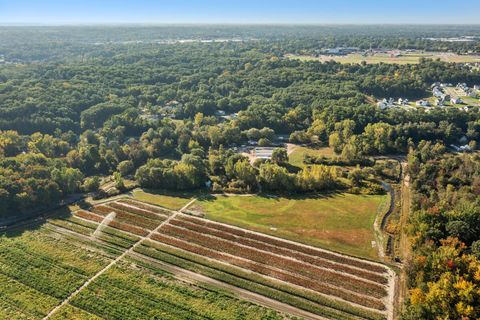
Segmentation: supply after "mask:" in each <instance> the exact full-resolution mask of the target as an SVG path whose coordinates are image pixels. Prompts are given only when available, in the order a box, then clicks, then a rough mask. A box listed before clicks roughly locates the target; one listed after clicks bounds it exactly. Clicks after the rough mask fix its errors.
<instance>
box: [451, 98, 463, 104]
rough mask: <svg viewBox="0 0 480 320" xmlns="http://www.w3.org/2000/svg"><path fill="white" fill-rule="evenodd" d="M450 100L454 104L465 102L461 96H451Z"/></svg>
mask: <svg viewBox="0 0 480 320" xmlns="http://www.w3.org/2000/svg"><path fill="white" fill-rule="evenodd" d="M450 101H451V102H452V104H461V103H463V102H462V99H460V98H458V97H457V98H451V99H450Z"/></svg>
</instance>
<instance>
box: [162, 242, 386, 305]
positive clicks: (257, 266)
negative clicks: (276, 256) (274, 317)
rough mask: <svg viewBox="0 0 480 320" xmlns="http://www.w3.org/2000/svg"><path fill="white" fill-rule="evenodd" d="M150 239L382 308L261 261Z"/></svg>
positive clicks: (347, 299)
mask: <svg viewBox="0 0 480 320" xmlns="http://www.w3.org/2000/svg"><path fill="white" fill-rule="evenodd" d="M152 239H153V240H155V241H159V242H162V243H166V244H168V245H171V246H174V247H177V248H180V249H182V250H185V251H188V252H191V253H194V254H198V255H200V256H203V257H208V258H211V259H216V260H219V261H223V262H226V263H229V264H231V265H235V266H237V267H240V268H243V269H246V270H250V271H254V272H257V273H258V274H263V275H265V276H269V277H273V278H276V279H278V280H281V281H284V282H288V283H291V284H294V285H298V286H301V287H304V288H307V289H310V290H314V291H316V292H318V293H321V294H325V295H330V296H335V297H339V298H341V299H344V300H345V301H349V302H353V303H357V304H359V305H364V306H366V307H370V308H376V309H381V308H383V304H382V303H379V302H378V301H376V300H374V299H364V298H363V297H359V296H357V295H355V294H353V293H350V292H347V291H345V290H341V289H336V288H333V287H330V286H327V285H324V284H322V283H319V282H315V281H312V280H310V279H307V278H304V277H302V276H298V275H292V274H291V273H288V272H285V271H282V270H279V269H276V268H273V267H270V266H268V265H265V264H262V263H258V262H252V261H249V260H245V259H243V258H240V257H235V256H231V255H228V254H224V253H220V252H217V251H215V250H212V249H208V248H205V247H203V246H200V245H196V244H192V243H188V242H185V241H183V240H180V239H176V238H172V237H169V236H165V235H161V234H155V235H153V236H152Z"/></svg>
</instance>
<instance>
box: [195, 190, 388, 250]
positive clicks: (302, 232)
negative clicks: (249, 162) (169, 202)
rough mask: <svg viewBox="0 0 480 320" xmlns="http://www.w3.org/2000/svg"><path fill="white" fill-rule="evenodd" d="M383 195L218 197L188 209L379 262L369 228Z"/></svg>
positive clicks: (213, 218) (215, 218) (384, 197)
mask: <svg viewBox="0 0 480 320" xmlns="http://www.w3.org/2000/svg"><path fill="white" fill-rule="evenodd" d="M386 198H387V196H385V195H354V194H349V193H338V194H331V195H314V196H311V197H300V196H299V197H288V198H287V197H273V196H272V197H268V196H252V197H249V198H248V199H245V197H236V196H216V197H211V198H205V199H199V200H198V201H197V202H196V203H195V204H194V205H193V206H192V207H190V208H189V210H192V211H198V212H201V213H203V214H205V217H206V218H207V219H211V220H215V221H219V222H223V223H228V224H233V225H236V226H240V227H244V228H248V229H252V230H255V231H259V232H264V233H268V234H272V235H275V236H279V237H283V238H286V239H291V240H294V241H300V242H303V243H306V244H311V245H315V246H319V247H323V248H326V249H329V250H334V251H339V252H343V253H347V254H351V255H354V256H359V257H365V258H370V259H378V255H377V250H376V249H375V247H374V246H372V243H373V241H375V236H374V230H373V224H374V221H375V217H376V215H377V212H378V211H379V210H381V207H383V206H381V205H382V204H384V202H385V201H386Z"/></svg>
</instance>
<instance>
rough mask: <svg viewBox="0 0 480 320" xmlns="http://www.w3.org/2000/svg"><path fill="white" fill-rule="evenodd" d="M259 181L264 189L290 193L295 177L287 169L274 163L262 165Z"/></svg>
mask: <svg viewBox="0 0 480 320" xmlns="http://www.w3.org/2000/svg"><path fill="white" fill-rule="evenodd" d="M259 180H260V183H261V185H262V187H263V188H264V189H267V190H272V191H288V190H291V188H292V186H293V176H291V175H290V174H289V173H288V171H287V169H285V168H284V167H280V166H278V165H276V164H273V163H264V164H262V165H260V170H259Z"/></svg>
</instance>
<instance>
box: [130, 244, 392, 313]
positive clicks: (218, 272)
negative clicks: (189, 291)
mask: <svg viewBox="0 0 480 320" xmlns="http://www.w3.org/2000/svg"><path fill="white" fill-rule="evenodd" d="M135 251H136V252H139V253H141V254H143V255H146V256H149V257H151V258H154V259H157V260H160V261H164V262H167V263H169V264H173V265H176V266H179V267H181V268H184V269H187V270H191V271H193V272H196V273H200V274H203V275H205V276H208V277H211V278H213V279H216V280H219V281H222V282H225V283H229V284H231V285H233V286H236V287H240V288H243V289H246V290H249V291H252V292H255V293H258V294H261V295H263V296H266V297H269V298H271V299H275V300H278V301H280V302H283V303H286V304H290V305H292V306H295V307H297V308H300V309H303V310H307V311H309V312H312V313H315V314H318V315H320V316H323V317H326V318H329V319H372V320H380V319H384V316H383V315H381V314H380V313H377V312H373V311H369V310H365V309H362V308H359V307H356V306H353V305H351V304H349V303H347V302H343V301H340V300H334V299H331V298H328V297H327V296H324V295H321V294H318V293H315V292H313V291H309V290H305V289H302V288H299V287H296V286H292V285H289V284H287V283H284V282H280V281H276V280H274V279H271V278H269V277H265V276H262V275H260V274H257V273H253V272H251V271H247V270H245V269H242V268H238V267H235V266H233V265H231V264H225V263H222V262H220V261H216V260H211V259H208V258H207V257H205V256H202V255H197V254H194V253H191V252H189V251H186V250H182V249H179V248H177V247H173V246H169V245H166V244H162V243H159V242H153V241H147V242H144V243H142V244H141V245H140V246H138V247H136V248H135Z"/></svg>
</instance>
